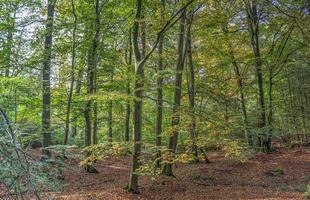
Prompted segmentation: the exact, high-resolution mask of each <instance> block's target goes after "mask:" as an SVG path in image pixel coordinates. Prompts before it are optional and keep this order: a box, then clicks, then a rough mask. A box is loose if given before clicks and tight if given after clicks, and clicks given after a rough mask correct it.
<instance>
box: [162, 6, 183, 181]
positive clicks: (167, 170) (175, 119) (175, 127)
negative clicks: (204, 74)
mask: <svg viewBox="0 0 310 200" xmlns="http://www.w3.org/2000/svg"><path fill="white" fill-rule="evenodd" d="M185 22H186V10H184V11H183V12H182V15H181V19H180V27H179V29H180V30H179V40H178V59H177V65H176V77H175V89H174V103H173V110H172V121H171V127H172V133H171V135H170V136H169V144H168V149H169V151H170V153H171V154H172V155H174V154H175V151H176V148H177V142H178V135H179V123H180V106H181V94H182V75H183V68H184V57H183V56H184V46H185V45H184V44H185ZM163 173H164V175H166V176H173V171H172V163H167V164H165V166H164V169H163Z"/></svg>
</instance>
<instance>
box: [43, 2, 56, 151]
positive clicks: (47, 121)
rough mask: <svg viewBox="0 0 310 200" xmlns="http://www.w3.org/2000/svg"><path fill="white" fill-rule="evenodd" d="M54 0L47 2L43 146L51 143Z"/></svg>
mask: <svg viewBox="0 0 310 200" xmlns="http://www.w3.org/2000/svg"><path fill="white" fill-rule="evenodd" d="M54 4H55V1H54V0H48V3H47V21H46V35H45V42H44V61H43V71H42V74H43V81H42V82H43V91H42V105H43V108H42V133H43V146H44V147H48V146H49V145H50V144H51V142H52V141H51V140H52V138H51V60H52V45H53V24H54Z"/></svg>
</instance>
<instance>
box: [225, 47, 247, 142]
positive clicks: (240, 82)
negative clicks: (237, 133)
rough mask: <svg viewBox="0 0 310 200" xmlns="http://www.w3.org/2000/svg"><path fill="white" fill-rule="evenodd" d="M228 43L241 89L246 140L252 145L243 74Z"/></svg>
mask: <svg viewBox="0 0 310 200" xmlns="http://www.w3.org/2000/svg"><path fill="white" fill-rule="evenodd" d="M228 45H229V55H230V57H231V60H232V66H233V70H234V73H235V76H236V79H237V86H238V91H239V96H240V103H241V110H242V114H243V126H244V134H245V138H246V140H247V141H248V144H249V145H250V146H252V145H253V140H252V136H251V135H250V134H249V132H248V115H247V110H246V101H245V95H244V85H243V79H242V76H241V72H240V69H239V65H238V63H237V60H236V58H235V54H234V51H233V47H232V45H231V44H230V43H229V44H228Z"/></svg>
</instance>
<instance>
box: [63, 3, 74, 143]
mask: <svg viewBox="0 0 310 200" xmlns="http://www.w3.org/2000/svg"><path fill="white" fill-rule="evenodd" d="M74 1H75V0H71V5H72V15H73V18H74V22H73V32H72V58H71V73H70V74H71V82H70V87H69V96H68V103H67V113H66V122H65V138H64V144H65V145H66V144H67V143H68V136H69V127H70V114H71V105H72V97H73V90H74V82H75V54H76V53H75V51H76V50H75V48H76V29H77V15H76V11H75V2H74Z"/></svg>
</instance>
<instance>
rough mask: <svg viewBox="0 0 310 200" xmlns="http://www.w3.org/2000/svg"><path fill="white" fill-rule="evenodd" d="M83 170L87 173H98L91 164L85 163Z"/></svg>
mask: <svg viewBox="0 0 310 200" xmlns="http://www.w3.org/2000/svg"><path fill="white" fill-rule="evenodd" d="M85 170H86V171H87V172H88V173H92V174H99V172H98V170H97V169H96V168H95V167H94V166H93V165H86V167H85Z"/></svg>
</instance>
